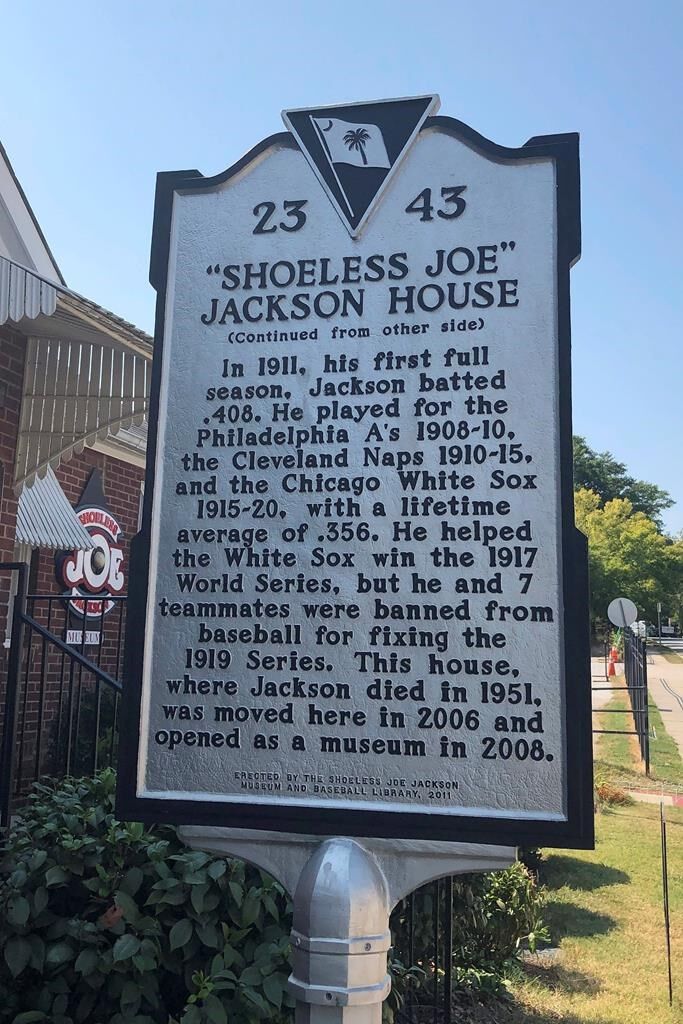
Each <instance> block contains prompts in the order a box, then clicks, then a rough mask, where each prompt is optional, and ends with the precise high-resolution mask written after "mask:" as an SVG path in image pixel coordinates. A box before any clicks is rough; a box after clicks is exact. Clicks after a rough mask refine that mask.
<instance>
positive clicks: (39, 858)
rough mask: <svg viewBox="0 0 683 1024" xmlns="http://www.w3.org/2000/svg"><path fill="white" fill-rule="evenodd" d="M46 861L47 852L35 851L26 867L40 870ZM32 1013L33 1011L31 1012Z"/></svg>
mask: <svg viewBox="0 0 683 1024" xmlns="http://www.w3.org/2000/svg"><path fill="white" fill-rule="evenodd" d="M46 860H47V850H36V852H35V853H34V854H33V856H32V857H31V859H30V861H29V862H28V866H29V868H30V870H31V871H37V870H38V868H42V866H43V864H44V863H45V861H46ZM31 1012H34V1011H31Z"/></svg>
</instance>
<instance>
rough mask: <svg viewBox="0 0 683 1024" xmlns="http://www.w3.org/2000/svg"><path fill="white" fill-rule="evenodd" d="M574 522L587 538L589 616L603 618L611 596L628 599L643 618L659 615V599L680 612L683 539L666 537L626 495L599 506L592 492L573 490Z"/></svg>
mask: <svg viewBox="0 0 683 1024" xmlns="http://www.w3.org/2000/svg"><path fill="white" fill-rule="evenodd" d="M574 500H575V514H576V525H577V526H578V528H579V529H580V530H582V531H583V533H585V534H586V536H587V538H588V557H589V565H590V580H591V617H592V618H593V620H595V619H604V618H605V617H606V614H607V606H608V604H609V603H610V601H612V600H613V599H614V598H615V597H619V596H624V597H628V598H630V599H631V600H632V601H634V602H635V604H636V605H637V607H638V611H639V615H640V617H641V618H644V619H647V620H650V621H654V620H656V618H657V602H658V601H662V603H663V604H664V606H665V609H666V610H667V613H668V614H675V615H677V614H678V613H679V609H680V600H681V594H682V593H683V542H681V541H673V540H672V539H671V538H669V537H666V536H664V535H663V534H662V533H661V532H660V531H659V529H658V527H657V525H656V523H655V522H653V520H652V519H651V518H648V516H647V515H645V514H644V513H643V512H641V511H638V510H636V509H635V508H634V505H633V503H632V502H631V501H629V500H628V499H627V498H614V499H612V500H611V501H607V502H605V503H604V504H603V502H602V500H601V496H600V495H599V494H597V493H596V492H595V491H591V490H587V489H585V488H582V489H580V490H578V491H577V492H576V494H575V499H574Z"/></svg>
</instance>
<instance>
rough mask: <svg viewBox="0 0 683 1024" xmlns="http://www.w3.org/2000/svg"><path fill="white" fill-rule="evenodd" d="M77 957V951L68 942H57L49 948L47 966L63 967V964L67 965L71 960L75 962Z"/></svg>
mask: <svg viewBox="0 0 683 1024" xmlns="http://www.w3.org/2000/svg"><path fill="white" fill-rule="evenodd" d="M75 955H76V951H75V949H74V948H73V946H71V945H70V944H69V943H68V942H55V943H53V945H51V946H48V948H47V953H46V954H45V966H46V967H61V966H62V964H67V963H68V962H69V960H73V958H74V956H75Z"/></svg>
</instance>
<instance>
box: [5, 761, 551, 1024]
mask: <svg viewBox="0 0 683 1024" xmlns="http://www.w3.org/2000/svg"><path fill="white" fill-rule="evenodd" d="M114 790H115V773H114V772H113V771H112V770H110V769H108V770H105V771H103V772H100V773H99V774H98V775H97V776H96V777H95V778H94V779H66V780H64V781H62V782H60V783H42V784H40V785H37V786H36V787H35V791H34V793H33V795H32V797H31V799H30V802H29V804H28V806H27V807H26V808H25V809H24V811H23V812H22V816H21V819H20V820H19V821H18V822H17V823H16V824H15V826H14V827H13V829H12V832H11V834H10V836H9V838H8V841H7V843H6V847H5V853H4V858H3V860H2V862H1V863H0V1024H34V1022H35V1024H39V1022H41V1021H42V1022H45V1024H81V1022H84V1024H227V1022H228V1021H229V1022H230V1024H253V1022H256V1021H259V1020H268V1021H271V1022H273V1024H284V1022H285V1021H291V1019H292V1013H291V1007H292V1005H293V1003H292V999H291V997H290V996H289V994H288V993H287V989H286V980H287V976H288V974H289V972H290V969H291V968H290V962H289V956H290V947H289V932H290V928H291V904H290V901H289V899H288V897H287V895H286V893H285V892H284V890H283V889H282V887H281V886H280V885H279V884H278V883H277V882H275V881H274V880H273V879H272V878H270V877H269V876H268V875H266V874H265V873H264V872H261V871H259V870H258V869H256V868H254V867H251V866H249V865H246V864H244V863H243V862H242V861H239V860H233V859H223V858H219V857H213V856H210V855H209V854H206V853H201V852H197V851H191V850H189V849H188V848H187V847H186V846H185V845H184V844H183V843H182V842H181V841H180V840H179V839H178V837H177V835H176V831H175V829H173V828H170V827H154V828H150V829H145V828H144V826H143V825H141V824H135V823H122V822H119V821H117V820H116V818H115V816H114ZM454 889H455V902H454V908H455V914H454V924H453V930H454V938H455V952H454V958H453V964H454V978H455V981H456V984H459V985H460V986H461V987H468V988H470V989H472V988H475V989H477V990H479V991H482V990H483V991H487V990H489V989H495V988H496V987H497V986H499V985H500V980H501V978H502V976H503V974H504V968H505V964H506V962H507V961H509V959H510V957H512V956H514V954H515V952H516V951H517V950H518V948H519V947H520V945H521V944H523V943H525V942H526V944H528V945H531V946H533V945H534V944H535V941H536V940H537V939H538V938H539V937H542V929H541V926H540V923H539V911H540V906H541V897H540V895H539V892H538V890H537V889H536V888H535V886H534V885H533V882H532V880H531V878H530V876H529V874H528V872H526V870H525V869H524V868H523V867H522V866H521V865H516V866H515V867H513V868H510V869H508V870H507V871H501V872H496V873H494V874H491V875H472V876H461V877H460V878H458V879H456V880H455V882H454ZM423 893H426V896H425V895H423V896H422V897H421V898H418V902H417V904H416V906H419V908H420V912H419V913H415V915H414V925H415V938H414V948H415V950H419V949H425V950H428V949H431V948H432V943H433V929H434V924H433V917H432V911H433V909H434V907H433V906H432V904H431V900H432V897H431V895H430V890H429V888H427V889H425V890H423ZM420 899H421V902H420ZM407 920H408V917H407V912H406V903H405V901H404V903H403V904H401V905H400V906H399V907H398V908H397V909H396V910H395V911H394V914H393V915H392V921H391V926H392V931H393V933H394V935H395V944H396V945H398V951H397V953H396V954H395V955H394V956H393V957H392V959H391V962H390V973H391V975H392V993H391V995H390V997H389V999H388V1000H387V1001H386V1002H385V1004H384V1007H383V1016H384V1021H385V1024H390V1022H391V1021H392V1020H393V1018H394V1014H395V1012H396V1011H397V1010H399V1009H400V1008H401V1006H402V1003H403V1001H404V999H405V995H406V992H407V991H408V990H409V989H411V988H412V989H415V990H416V989H418V988H419V985H420V981H421V980H422V978H424V977H427V978H428V979H430V981H429V985H428V986H427V988H430V987H431V978H433V974H434V964H433V962H430V961H429V958H428V957H427V958H422V959H421V961H420V963H419V964H417V965H414V966H412V967H405V966H404V963H405V962H407V956H406V952H407V949H408V943H407V936H406V929H407ZM440 922H441V929H442V930H441V934H440V936H439V941H440V942H442V941H443V923H444V917H443V914H442V915H441V918H440ZM402 961H403V962H402ZM441 967H443V965H441ZM440 980H441V983H442V982H443V977H442V976H441V978H440ZM418 999H419V992H418Z"/></svg>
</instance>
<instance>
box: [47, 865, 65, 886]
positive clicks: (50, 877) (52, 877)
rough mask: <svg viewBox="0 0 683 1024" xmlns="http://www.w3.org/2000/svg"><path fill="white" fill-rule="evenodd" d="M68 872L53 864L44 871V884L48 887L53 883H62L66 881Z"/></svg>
mask: <svg viewBox="0 0 683 1024" xmlns="http://www.w3.org/2000/svg"><path fill="white" fill-rule="evenodd" d="M68 880H69V874H68V872H67V871H65V870H64V868H60V867H59V865H55V866H54V867H53V868H50V870H49V871H46V872H45V885H46V886H47V887H48V889H49V888H50V887H51V886H53V885H63V884H64V882H68Z"/></svg>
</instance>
